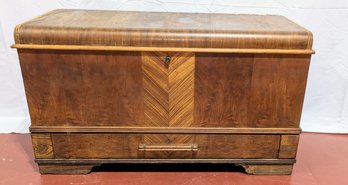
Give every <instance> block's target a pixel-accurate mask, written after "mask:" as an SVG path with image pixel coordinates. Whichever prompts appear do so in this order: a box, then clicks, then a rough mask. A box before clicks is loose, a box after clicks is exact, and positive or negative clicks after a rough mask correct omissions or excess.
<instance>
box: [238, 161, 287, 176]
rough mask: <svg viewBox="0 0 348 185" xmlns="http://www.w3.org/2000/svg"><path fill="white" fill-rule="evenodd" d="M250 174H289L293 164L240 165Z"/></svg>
mask: <svg viewBox="0 0 348 185" xmlns="http://www.w3.org/2000/svg"><path fill="white" fill-rule="evenodd" d="M241 166H243V167H244V169H245V172H246V173H248V174H252V175H290V174H291V172H292V168H293V165H254V164H252V165H241Z"/></svg>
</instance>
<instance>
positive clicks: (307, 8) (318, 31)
mask: <svg viewBox="0 0 348 185" xmlns="http://www.w3.org/2000/svg"><path fill="white" fill-rule="evenodd" d="M57 8H80V9H112V10H139V11H165V12H166V11H171V12H172V11H175V12H212V13H252V14H279V15H284V16H286V17H288V18H290V19H292V20H293V21H295V22H297V23H299V24H301V25H302V26H304V27H306V28H308V29H309V30H311V31H312V32H313V33H314V49H315V50H316V52H317V54H316V55H314V56H313V58H312V64H311V68H310V74H309V79H308V85H307V92H306V98H305V104H304V110H303V114H302V121H301V127H302V129H303V130H304V131H313V132H340V133H348V1H344V0H330V1H327V0H264V1H258V0H242V1H233V0H224V1H223V0H120V1H116V0H49V1H47V0H35V1H34V0H11V1H6V0H0V132H28V126H29V122H30V119H29V115H28V108H27V104H26V99H25V95H24V90H23V82H22V79H21V73H20V68H19V64H18V56H17V53H16V50H14V49H10V45H11V44H12V43H13V42H14V41H13V29H14V27H15V25H17V24H19V23H21V22H23V21H26V20H28V19H30V18H32V17H35V16H38V15H40V14H42V13H45V12H47V11H49V10H52V9H57Z"/></svg>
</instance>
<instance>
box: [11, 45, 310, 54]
mask: <svg viewBox="0 0 348 185" xmlns="http://www.w3.org/2000/svg"><path fill="white" fill-rule="evenodd" d="M11 47H12V48H17V49H33V50H68V51H146V52H195V53H244V54H251V53H252V54H293V55H306V54H307V55H309V54H314V53H315V51H314V50H311V49H247V48H246V49H235V48H179V47H175V48H173V47H153V46H152V47H137V46H79V45H33V44H13V45H12V46H11Z"/></svg>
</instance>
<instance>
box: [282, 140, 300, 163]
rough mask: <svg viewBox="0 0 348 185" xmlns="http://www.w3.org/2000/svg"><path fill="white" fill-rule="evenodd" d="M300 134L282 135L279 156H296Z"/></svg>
mask: <svg viewBox="0 0 348 185" xmlns="http://www.w3.org/2000/svg"><path fill="white" fill-rule="evenodd" d="M299 139H300V136H299V135H282V136H281V141H280V148H279V158H296V152H297V145H298V142H299Z"/></svg>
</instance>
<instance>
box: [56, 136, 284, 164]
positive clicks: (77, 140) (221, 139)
mask: <svg viewBox="0 0 348 185" xmlns="http://www.w3.org/2000/svg"><path fill="white" fill-rule="evenodd" d="M279 141H280V136H279V135H227V134H194V135H193V134H192V135H191V134H52V142H53V150H54V156H55V158H60V159H88V158H94V159H144V158H145V159H180V158H181V159H187V158H197V159H229V158H230V159H238V158H253V159H268V158H277V157H278V149H279Z"/></svg>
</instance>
